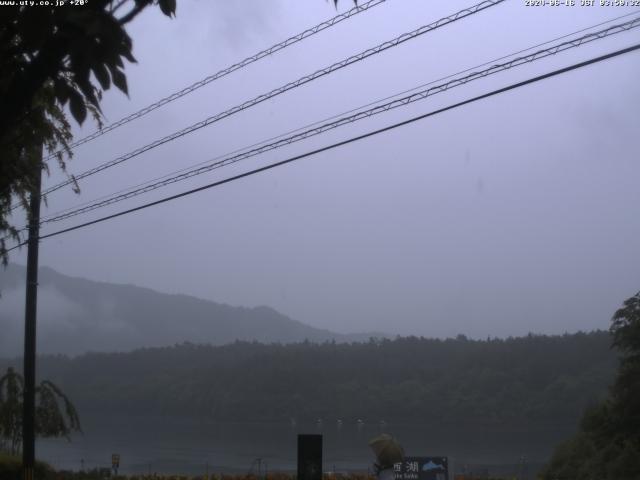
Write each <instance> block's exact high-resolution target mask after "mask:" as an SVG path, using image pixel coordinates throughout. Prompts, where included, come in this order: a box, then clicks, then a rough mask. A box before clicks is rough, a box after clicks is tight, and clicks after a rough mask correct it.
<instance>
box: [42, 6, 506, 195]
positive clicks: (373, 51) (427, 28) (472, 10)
mask: <svg viewBox="0 0 640 480" xmlns="http://www.w3.org/2000/svg"><path fill="white" fill-rule="evenodd" d="M504 1H505V0H483V1H482V2H480V3H478V4H476V5H474V6H472V7H469V8H465V9H463V10H460V11H459V12H456V13H454V14H452V15H449V16H448V17H444V18H441V19H440V20H437V21H436V22H433V23H430V24H428V25H423V26H422V27H420V28H417V29H416V30H413V31H412V32H408V33H404V34H402V35H400V36H398V37H396V38H394V39H392V40H389V41H387V42H384V43H381V44H379V45H377V46H375V47H372V48H369V49H367V50H365V51H363V52H360V53H358V54H356V55H352V56H350V57H348V58H346V59H344V60H341V61H340V62H336V63H334V64H332V65H330V66H328V67H326V68H323V69H320V70H317V71H315V72H314V73H311V74H309V75H306V76H304V77H301V78H299V79H298V80H295V81H293V82H290V83H287V84H286V85H283V86H281V87H279V88H276V89H274V90H272V91H270V92H268V93H264V94H262V95H259V96H257V97H255V98H253V99H251V100H248V101H246V102H244V103H242V104H240V105H236V106H235V107H232V108H231V109H229V110H225V111H224V112H221V113H218V114H216V115H213V116H211V117H208V118H206V119H204V120H201V121H200V122H197V123H194V124H193V125H190V126H188V127H186V128H183V129H182V130H179V131H177V132H174V133H172V134H170V135H167V136H165V137H163V138H161V139H158V140H156V141H154V142H152V143H150V144H147V145H145V146H143V147H140V148H138V149H136V150H134V151H132V152H129V153H127V154H125V155H122V156H120V157H117V158H115V159H113V160H110V161H108V162H106V163H103V164H101V165H99V166H97V167H95V168H92V169H89V170H87V171H85V172H83V173H81V174H79V175H76V176H74V177H72V178H70V179H68V180H65V181H63V182H61V183H59V184H57V185H54V186H52V187H49V188H48V189H46V190H44V191H43V192H42V195H48V194H50V193H52V192H54V191H56V190H59V189H60V188H62V187H64V186H66V185H70V184H72V183H75V181H77V180H81V179H83V178H86V177H88V176H91V175H94V174H96V173H98V172H101V171H103V170H106V169H107V168H111V167H113V166H115V165H118V164H120V163H122V162H125V161H126V160H129V159H131V158H133V157H136V156H138V155H140V154H142V153H144V152H147V151H149V150H151V149H153V148H156V147H159V146H160V145H163V144H165V143H167V142H171V141H173V140H176V139H178V138H180V137H183V136H185V135H187V134H189V133H192V132H194V131H196V130H199V129H201V128H204V127H207V126H209V125H211V124H213V123H215V122H218V121H220V120H222V119H224V118H227V117H229V116H231V115H234V114H236V113H238V112H240V111H243V110H246V109H248V108H251V107H253V106H255V105H258V104H259V103H262V102H264V101H266V100H269V99H271V98H273V97H275V96H277V95H280V94H282V93H285V92H287V91H289V90H292V89H294V88H297V87H300V86H302V85H305V84H306V83H309V82H311V81H313V80H316V79H318V78H320V77H323V76H325V75H328V74H330V73H333V72H335V71H337V70H340V69H342V68H345V67H347V66H349V65H352V64H354V63H357V62H360V61H362V60H364V59H366V58H368V57H371V56H373V55H377V54H379V53H381V52H383V51H385V50H388V49H390V48H393V47H396V46H398V45H400V44H402V43H404V42H406V41H408V40H411V39H414V38H416V37H418V36H420V35H424V34H425V33H428V32H431V31H433V30H436V29H438V28H440V27H442V26H445V25H448V24H450V23H453V22H456V21H458V20H460V19H462V18H466V17H468V16H470V15H474V14H476V13H478V12H480V11H482V10H485V9H487V8H490V7H493V6H495V5H497V4H499V3H502V2H504Z"/></svg>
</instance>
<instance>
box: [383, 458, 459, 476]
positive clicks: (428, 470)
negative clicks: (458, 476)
mask: <svg viewBox="0 0 640 480" xmlns="http://www.w3.org/2000/svg"><path fill="white" fill-rule="evenodd" d="M393 473H394V477H395V480H449V459H448V458H447V457H404V461H402V462H401V463H396V464H395V465H394V466H393Z"/></svg>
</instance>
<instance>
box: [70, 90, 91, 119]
mask: <svg viewBox="0 0 640 480" xmlns="http://www.w3.org/2000/svg"><path fill="white" fill-rule="evenodd" d="M69 94H70V95H69V109H70V110H71V114H72V115H73V118H75V119H76V122H78V123H79V124H80V125H82V122H84V119H85V118H87V107H86V106H85V104H84V99H83V98H82V95H80V94H79V93H78V92H77V91H76V90H75V89H70V90H69Z"/></svg>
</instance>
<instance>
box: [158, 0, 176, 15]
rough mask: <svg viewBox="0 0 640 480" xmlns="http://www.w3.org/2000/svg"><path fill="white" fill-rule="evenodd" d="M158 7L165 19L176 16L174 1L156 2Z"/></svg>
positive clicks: (161, 0) (162, 0)
mask: <svg viewBox="0 0 640 480" xmlns="http://www.w3.org/2000/svg"><path fill="white" fill-rule="evenodd" d="M158 5H159V6H160V10H162V13H164V14H165V15H166V16H167V17H171V16H174V17H175V15H176V0H158Z"/></svg>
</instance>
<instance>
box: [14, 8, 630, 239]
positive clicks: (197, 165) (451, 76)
mask: <svg viewBox="0 0 640 480" xmlns="http://www.w3.org/2000/svg"><path fill="white" fill-rule="evenodd" d="M638 13H640V12H639V11H635V12H631V13H627V14H625V15H620V16H618V17H615V18H612V19H609V20H606V21H604V22H600V23H597V24H594V25H591V26H589V27H585V28H581V29H579V30H576V31H574V32H571V33H568V34H565V35H562V36H560V37H556V38H553V39H551V40H547V41H546V42H542V43H538V44H536V45H533V46H531V47H528V48H525V49H522V50H518V51H517V52H513V53H510V54H508V55H503V56H501V57H499V58H496V59H493V60H489V61H487V62H484V63H482V64H479V65H475V66H473V67H469V68H466V69H465V70H462V71H458V72H456V73H452V74H449V75H447V76H445V77H441V78H438V79H436V80H432V81H430V82H428V83H423V84H421V85H418V86H416V87H413V88H410V89H408V90H404V91H402V92H398V93H395V94H393V95H389V96H387V97H384V98H381V99H378V100H375V101H373V102H369V103H367V104H365V105H361V106H359V107H356V108H352V109H350V110H347V111H344V112H341V113H339V114H335V115H332V116H330V117H326V118H324V119H322V120H317V121H315V122H313V123H310V124H307V125H304V126H302V127H298V128H295V129H293V130H289V131H287V132H285V133H282V134H279V135H276V136H273V137H270V138H268V139H265V140H262V141H259V142H256V143H253V144H251V145H248V146H245V147H242V148H238V149H236V150H233V151H231V152H227V153H226V154H223V155H218V156H216V157H215V158H213V159H210V160H205V161H204V162H199V163H197V164H195V165H191V166H189V167H186V168H182V169H180V170H177V171H173V172H170V173H167V174H165V175H162V176H160V177H156V178H153V179H151V180H147V181H145V182H142V183H139V184H136V185H133V186H131V187H128V188H124V189H121V190H118V191H116V192H114V193H111V194H108V195H104V196H102V197H98V198H96V199H93V200H90V201H86V202H84V203H80V204H79V205H76V206H73V207H69V208H65V209H63V210H59V211H58V212H56V213H54V214H51V215H50V216H49V217H46V218H44V219H43V221H47V220H50V221H53V217H57V216H59V215H62V214H65V213H67V212H71V211H75V210H78V209H80V208H82V207H85V206H89V205H92V204H96V203H98V202H101V201H103V200H107V199H111V198H115V197H116V196H117V195H120V194H123V193H125V192H127V193H129V192H131V191H133V190H134V189H138V188H140V187H143V186H150V185H151V184H152V183H153V182H157V181H160V180H163V179H167V178H169V177H172V176H176V175H179V174H181V173H184V172H189V171H190V170H192V169H196V168H197V167H201V166H204V165H209V164H210V163H211V162H214V161H216V160H220V159H224V158H225V157H229V156H231V155H234V154H236V153H240V152H244V151H246V150H248V149H252V148H254V147H257V146H261V145H265V144H267V143H269V142H272V141H274V140H277V139H280V138H284V137H286V136H287V135H291V134H293V133H296V132H300V131H303V130H305V129H308V128H310V127H314V126H317V125H320V124H322V123H323V122H325V123H326V122H328V121H330V120H334V119H337V118H340V117H343V116H345V115H348V114H350V113H354V112H357V111H359V110H362V109H365V108H367V107H371V106H373V105H378V104H379V103H380V102H384V101H386V100H390V99H393V98H397V97H399V96H401V95H405V94H407V93H410V92H415V91H416V90H419V89H421V88H424V87H426V86H429V85H433V84H435V83H437V82H441V81H444V80H447V79H450V78H453V77H455V76H457V75H462V74H464V73H467V72H471V71H473V70H476V69H478V68H481V67H484V66H487V65H491V64H495V63H496V62H499V61H501V60H504V59H506V58H510V57H513V56H515V55H519V54H521V53H524V52H528V51H530V50H533V49H534V48H538V47H541V46H544V45H548V44H550V43H553V42H556V41H559V40H562V39H565V38H568V37H571V36H573V35H577V34H578V33H582V32H586V31H588V30H592V29H594V28H596V27H600V26H602V25H606V24H607V23H612V22H615V21H617V20H620V19H622V18H627V17H629V16H632V15H636V14H638ZM25 229H26V227H25V228H24V229H22V230H25ZM22 230H20V231H22ZM5 238H9V236H7V237H5Z"/></svg>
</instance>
